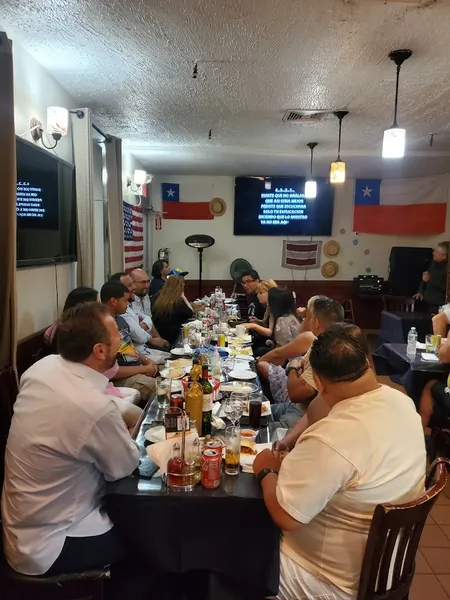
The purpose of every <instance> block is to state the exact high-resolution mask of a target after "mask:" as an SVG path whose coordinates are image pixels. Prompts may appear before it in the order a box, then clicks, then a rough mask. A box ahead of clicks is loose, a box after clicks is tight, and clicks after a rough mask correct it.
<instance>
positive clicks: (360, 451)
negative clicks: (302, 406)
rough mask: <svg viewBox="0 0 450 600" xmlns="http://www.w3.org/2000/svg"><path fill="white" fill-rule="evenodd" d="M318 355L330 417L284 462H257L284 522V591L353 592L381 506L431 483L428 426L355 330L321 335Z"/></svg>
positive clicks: (314, 360)
mask: <svg viewBox="0 0 450 600" xmlns="http://www.w3.org/2000/svg"><path fill="white" fill-rule="evenodd" d="M310 362H311V367H312V370H313V374H314V379H315V381H316V385H317V389H318V391H319V393H320V395H321V397H322V399H323V400H324V401H325V402H326V403H327V404H328V405H329V406H330V407H331V410H330V412H329V414H328V416H326V417H325V418H323V419H321V420H319V421H318V422H316V423H315V424H314V425H312V426H311V427H309V428H308V429H307V430H306V431H305V433H304V434H303V435H302V436H301V437H300V438H299V440H298V442H297V444H296V445H295V447H294V448H293V450H292V451H291V452H290V453H289V454H288V455H287V456H286V457H285V458H284V460H283V461H281V457H280V455H279V453H277V452H271V451H270V450H266V451H264V452H262V453H261V454H260V455H258V456H257V457H256V459H255V463H254V471H255V473H256V476H257V477H258V479H259V480H260V481H261V485H262V489H263V494H264V501H265V503H266V506H267V509H268V511H269V513H270V515H271V516H272V518H273V520H274V522H275V523H276V524H277V525H278V526H279V527H280V529H282V530H283V540H282V545H281V577H280V588H279V594H278V598H279V599H280V600H294V599H295V600H299V599H301V600H311V599H315V598H318V597H324V598H325V597H326V598H333V600H352V599H354V598H356V595H357V590H358V585H359V577H360V571H361V564H362V559H363V555H364V551H365V546H366V541H367V535H368V531H369V527H370V523H371V519H372V516H373V511H374V509H375V507H376V506H377V504H380V503H385V502H407V501H410V500H413V499H415V498H417V497H418V496H419V495H420V494H421V493H422V492H423V489H424V480H425V467H426V465H425V462H426V453H425V443H424V437H423V431H422V426H421V421H420V417H419V415H418V414H417V413H416V410H415V407H414V404H413V402H412V400H411V399H410V398H408V397H407V396H405V395H404V394H402V393H401V392H398V391H397V390H394V389H392V388H390V387H386V386H382V385H379V384H378V382H377V380H376V377H375V374H374V373H373V371H372V369H370V367H369V363H368V360H367V358H366V355H365V352H364V348H363V347H362V345H361V344H360V342H359V341H358V340H357V338H356V337H355V336H353V335H351V334H350V333H348V332H345V331H342V332H336V331H330V332H325V333H323V334H321V335H320V336H319V337H318V339H317V340H316V341H315V342H314V343H313V346H312V349H311V353H310Z"/></svg>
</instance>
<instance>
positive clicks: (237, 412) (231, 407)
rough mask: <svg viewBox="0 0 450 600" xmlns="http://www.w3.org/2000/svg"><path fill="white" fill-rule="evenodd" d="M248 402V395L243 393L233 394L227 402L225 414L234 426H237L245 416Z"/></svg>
mask: <svg viewBox="0 0 450 600" xmlns="http://www.w3.org/2000/svg"><path fill="white" fill-rule="evenodd" d="M247 401H248V394H245V393H243V392H231V394H230V397H229V398H228V399H227V400H225V406H224V413H225V415H226V416H227V417H228V418H229V419H230V421H231V422H232V424H233V425H234V426H236V424H237V423H238V422H239V420H240V418H241V417H242V415H243V414H244V410H245V408H246V406H247Z"/></svg>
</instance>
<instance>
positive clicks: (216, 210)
mask: <svg viewBox="0 0 450 600" xmlns="http://www.w3.org/2000/svg"><path fill="white" fill-rule="evenodd" d="M226 210H227V205H226V204H225V200H224V199H223V198H213V199H212V200H211V202H210V203H209V212H210V213H211V214H212V216H213V217H221V216H222V215H224V214H225V212H226Z"/></svg>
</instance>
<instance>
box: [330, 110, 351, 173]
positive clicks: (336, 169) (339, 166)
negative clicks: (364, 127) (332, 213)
mask: <svg viewBox="0 0 450 600" xmlns="http://www.w3.org/2000/svg"><path fill="white" fill-rule="evenodd" d="M346 115H348V110H337V111H336V112H335V113H334V116H335V117H337V118H338V119H339V142H338V154H337V158H336V160H335V162H332V163H331V167H330V183H344V181H345V162H344V161H343V160H341V135H342V119H343V118H344V117H345V116H346Z"/></svg>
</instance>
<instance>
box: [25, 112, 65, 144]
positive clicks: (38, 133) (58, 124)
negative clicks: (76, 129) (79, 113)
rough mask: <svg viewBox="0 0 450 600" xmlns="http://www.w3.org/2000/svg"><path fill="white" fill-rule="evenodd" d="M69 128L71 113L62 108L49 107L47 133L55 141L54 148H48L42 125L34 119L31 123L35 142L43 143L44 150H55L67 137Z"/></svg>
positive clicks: (31, 131)
mask: <svg viewBox="0 0 450 600" xmlns="http://www.w3.org/2000/svg"><path fill="white" fill-rule="evenodd" d="M68 126H69V111H68V110H67V108H63V107H61V106H48V107H47V133H48V134H49V135H51V136H52V138H53V139H54V140H55V143H54V144H53V146H48V145H47V144H46V143H45V142H44V128H43V127H42V123H41V122H40V121H38V120H37V119H35V118H33V119H31V121H30V133H31V137H32V138H33V140H34V141H35V142H38V141H39V140H40V141H41V143H42V145H43V146H44V148H47V149H48V150H53V148H56V146H57V145H58V142H59V140H60V139H61V138H62V137H63V136H65V135H67V128H68Z"/></svg>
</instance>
